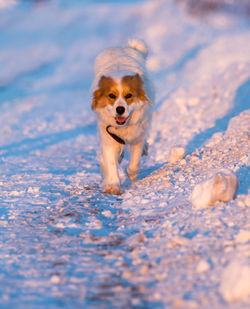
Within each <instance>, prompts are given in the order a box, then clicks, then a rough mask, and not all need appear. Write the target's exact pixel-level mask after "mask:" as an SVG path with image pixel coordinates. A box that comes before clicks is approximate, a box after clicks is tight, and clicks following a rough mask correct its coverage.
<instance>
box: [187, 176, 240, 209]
mask: <svg viewBox="0 0 250 309" xmlns="http://www.w3.org/2000/svg"><path fill="white" fill-rule="evenodd" d="M238 183H239V181H238V178H237V176H236V175H234V174H233V173H232V172H230V171H223V172H218V173H216V175H215V176H213V177H212V178H211V179H209V180H207V181H205V182H203V183H201V184H198V185H196V186H195V187H194V190H193V192H192V195H191V201H192V204H193V206H194V208H197V209H201V208H204V207H207V206H211V205H214V204H215V203H216V202H218V201H223V202H229V201H231V200H232V199H233V198H234V197H235V194H236V191H237V189H238Z"/></svg>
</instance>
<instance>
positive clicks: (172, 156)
mask: <svg viewBox="0 0 250 309" xmlns="http://www.w3.org/2000/svg"><path fill="white" fill-rule="evenodd" d="M185 152H186V149H185V148H184V147H172V148H171V149H170V152H169V162H170V163H175V162H177V161H179V160H181V159H182V158H183V156H184V155H185Z"/></svg>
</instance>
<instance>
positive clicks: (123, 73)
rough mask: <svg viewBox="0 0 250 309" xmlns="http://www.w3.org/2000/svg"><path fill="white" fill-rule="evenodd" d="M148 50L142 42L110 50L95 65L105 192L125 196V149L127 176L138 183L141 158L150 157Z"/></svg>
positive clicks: (95, 99) (151, 94) (94, 89)
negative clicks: (121, 170)
mask: <svg viewBox="0 0 250 309" xmlns="http://www.w3.org/2000/svg"><path fill="white" fill-rule="evenodd" d="M147 54H148V49H147V46H146V44H145V43H144V42H143V41H141V40H138V39H134V40H131V41H129V46H126V47H120V48H110V49H107V50H104V51H103V52H102V53H100V54H99V55H98V56H97V58H96V61H95V67H94V74H95V77H94V81H93V84H92V92H93V99H92V106H91V107H92V109H93V110H94V111H95V112H96V115H97V119H98V128H99V133H100V138H101V157H100V161H101V171H102V174H103V176H104V186H105V192H107V193H111V194H117V195H119V194H121V193H122V191H121V189H120V179H119V173H118V163H120V162H121V159H122V157H123V150H124V145H128V146H130V150H131V153H130V160H129V165H128V167H127V174H128V176H129V178H130V179H131V180H134V179H136V177H137V175H138V170H139V164H140V158H141V156H142V155H143V154H146V153H147V142H146V138H147V132H148V129H149V126H150V122H151V116H152V110H153V103H154V88H153V86H152V83H151V81H150V79H149V77H148V73H147V71H146V66H145V62H146V58H147Z"/></svg>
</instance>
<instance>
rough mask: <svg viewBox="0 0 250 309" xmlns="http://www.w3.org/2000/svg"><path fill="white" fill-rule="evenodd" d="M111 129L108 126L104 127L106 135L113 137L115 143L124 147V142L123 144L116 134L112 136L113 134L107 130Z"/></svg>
mask: <svg viewBox="0 0 250 309" xmlns="http://www.w3.org/2000/svg"><path fill="white" fill-rule="evenodd" d="M111 127H112V126H111V125H108V126H107V127H106V131H107V133H108V134H109V135H110V136H111V137H113V139H114V140H115V141H116V142H117V143H119V144H122V145H125V142H124V140H123V139H122V138H120V137H119V136H118V135H116V134H114V133H111V132H109V128H111Z"/></svg>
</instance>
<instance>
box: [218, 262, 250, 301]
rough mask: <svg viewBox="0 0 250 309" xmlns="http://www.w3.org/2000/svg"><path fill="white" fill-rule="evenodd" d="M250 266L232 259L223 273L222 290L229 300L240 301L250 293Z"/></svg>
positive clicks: (224, 296) (225, 297)
mask: <svg viewBox="0 0 250 309" xmlns="http://www.w3.org/2000/svg"><path fill="white" fill-rule="evenodd" d="M249 278H250V267H249V266H248V265H247V264H246V263H245V264H244V263H243V262H242V261H238V260H235V261H232V262H230V264H229V265H227V267H226V269H225V270H224V272H223V274H222V282H221V285H220V292H221V294H222V296H223V298H224V299H225V300H226V301H228V302H235V301H240V300H241V299H243V298H244V297H246V296H249V295H250V280H249Z"/></svg>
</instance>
